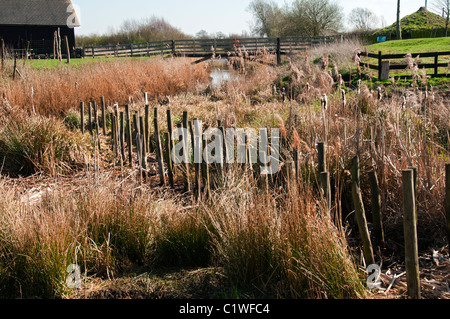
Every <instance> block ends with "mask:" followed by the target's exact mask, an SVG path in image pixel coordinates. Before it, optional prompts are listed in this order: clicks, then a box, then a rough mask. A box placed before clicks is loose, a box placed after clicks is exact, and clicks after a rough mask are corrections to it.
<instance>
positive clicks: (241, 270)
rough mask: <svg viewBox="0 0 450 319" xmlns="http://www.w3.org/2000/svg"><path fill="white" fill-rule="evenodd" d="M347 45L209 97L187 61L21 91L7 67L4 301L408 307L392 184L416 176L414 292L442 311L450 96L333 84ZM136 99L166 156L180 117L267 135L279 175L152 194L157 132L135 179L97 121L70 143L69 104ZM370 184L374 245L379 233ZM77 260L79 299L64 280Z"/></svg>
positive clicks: (135, 65) (241, 176) (1, 245)
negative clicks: (356, 184)
mask: <svg viewBox="0 0 450 319" xmlns="http://www.w3.org/2000/svg"><path fill="white" fill-rule="evenodd" d="M359 48H360V44H359V43H342V44H338V45H335V46H333V47H332V46H327V47H319V48H316V49H315V50H311V51H309V52H308V55H299V56H296V57H291V59H290V60H285V62H286V63H284V64H283V65H282V66H273V65H268V64H263V63H259V62H254V61H250V60H247V59H245V58H244V57H237V58H236V59H235V60H234V62H233V63H234V67H235V72H236V74H237V75H239V76H238V80H236V81H230V82H227V83H224V84H223V85H221V86H217V87H213V86H211V85H210V81H211V79H210V76H209V75H210V71H211V69H210V65H209V64H207V63H204V64H199V65H193V64H191V63H190V62H191V61H190V60H187V59H182V58H168V59H162V58H155V59H113V60H111V61H109V60H108V61H99V63H89V61H76V60H74V62H73V64H71V65H69V66H67V65H64V66H63V67H56V66H55V62H54V61H49V62H48V63H49V64H48V66H44V65H43V64H39V63H44V62H43V61H39V62H36V63H37V65H33V63H34V62H33V63H30V64H27V65H26V66H25V67H21V68H20V71H21V75H22V76H23V77H22V78H17V79H16V80H14V81H13V80H12V78H11V74H12V72H11V71H12V65H11V61H8V63H7V65H6V68H5V70H4V71H3V72H2V74H1V82H0V83H1V84H0V97H1V99H0V119H1V121H0V161H1V163H2V165H1V169H0V172H1V178H0V193H1V194H2V196H1V197H0V297H2V298H134V297H136V298H140V297H143V298H192V297H195V298H217V299H219V298H240V299H246V298H281V299H298V298H310V299H363V298H407V294H406V289H405V286H406V278H405V276H404V271H405V265H404V259H403V256H404V238H403V217H402V216H403V211H404V210H403V206H402V201H401V200H400V199H401V196H402V195H401V194H402V193H401V190H402V178H401V177H402V175H401V174H402V170H405V169H407V168H408V167H411V166H414V167H416V168H417V172H418V179H417V188H416V189H417V193H416V196H417V211H418V215H417V232H418V238H419V241H418V247H419V254H420V261H421V264H420V269H421V283H422V288H423V289H422V296H423V297H424V298H433V299H437V298H449V297H450V295H449V293H448V290H447V286H446V284H447V281H446V280H447V279H448V272H449V266H450V263H449V262H448V260H449V258H448V255H449V254H448V246H446V245H447V239H446V237H445V236H446V235H445V234H446V222H445V221H446V218H445V213H444V207H443V204H444V201H443V199H444V196H445V176H444V166H445V164H446V163H448V161H449V151H450V142H449V141H450V135H449V128H450V123H449V121H448V119H449V118H450V109H449V96H448V94H447V93H446V92H445V91H440V90H439V89H437V88H433V89H432V88H431V87H428V83H425V84H424V85H423V86H422V87H421V89H423V90H424V89H425V87H427V88H428V89H429V91H428V92H427V94H424V91H422V90H420V89H419V88H418V86H409V85H403V86H400V85H399V86H395V87H393V88H392V89H389V90H387V89H386V88H385V87H380V89H381V91H377V90H376V88H375V87H371V86H369V85H366V84H365V83H360V84H359V86H352V85H348V84H346V83H343V82H340V81H339V79H340V78H341V77H340V76H341V73H340V72H342V71H345V70H347V69H348V68H351V67H354V61H353V60H352V59H353V58H354V54H355V53H354V52H355V51H357V50H358V49H359ZM320 57H321V59H320ZM262 58H264V59H267V60H270V61H272V60H273V58H274V57H273V56H265V57H262ZM313 61H314V62H313ZM283 92H285V95H284V94H283ZM378 92H380V95H379V94H378ZM144 93H148V94H149V95H148V97H149V101H148V103H149V106H150V110H151V112H150V113H151V115H150V123H152V124H154V123H157V124H158V129H159V132H160V135H158V136H159V137H160V138H161V145H162V147H161V151H162V152H165V151H166V150H167V145H169V144H166V143H165V139H164V137H165V136H166V133H168V131H169V128H175V127H176V126H177V124H181V121H182V119H183V112H187V116H188V119H189V120H190V121H192V120H193V119H195V118H198V119H201V120H202V121H203V123H202V124H203V126H202V128H203V129H205V130H206V129H207V128H210V127H217V125H218V121H220V123H221V124H222V125H223V126H224V127H226V128H254V129H256V130H258V129H260V128H268V129H274V128H278V129H279V131H280V137H281V148H280V156H281V160H282V162H281V163H282V165H281V169H280V171H279V172H278V173H277V174H275V175H273V176H270V177H268V178H267V179H266V178H265V176H264V175H261V174H260V171H259V165H256V164H255V165H253V166H252V165H242V164H230V165H228V166H227V167H226V170H225V174H224V175H223V176H222V175H220V174H219V169H218V168H217V167H216V166H215V165H210V166H209V168H208V167H207V166H206V165H202V167H200V168H199V170H198V171H197V174H198V175H196V173H195V170H194V165H191V164H192V163H190V165H189V167H190V169H189V171H188V174H187V176H188V178H189V180H190V181H191V183H192V184H191V187H190V188H189V187H186V188H185V178H186V173H185V172H186V170H185V167H184V166H183V165H178V164H176V165H175V169H174V170H173V172H174V174H175V177H174V185H173V187H171V186H170V184H169V183H166V184H165V185H161V184H160V177H161V176H160V170H159V169H158V160H157V152H156V151H155V150H156V146H157V144H156V141H157V140H156V135H155V134H154V132H155V131H154V129H153V126H152V125H150V126H151V132H150V133H151V135H149V136H150V141H151V145H152V146H153V147H154V149H153V151H150V152H149V153H147V155H146V158H145V163H146V164H147V166H146V168H142V169H141V167H140V164H139V163H142V161H141V160H140V159H139V157H138V155H137V152H136V151H137V150H136V147H135V145H133V143H132V144H130V145H128V143H127V142H125V143H124V146H126V150H127V151H128V150H131V151H132V162H131V163H130V162H129V161H128V159H127V158H128V157H126V158H123V157H121V155H120V152H117V151H114V149H113V147H112V141H113V135H112V132H111V127H112V126H111V122H110V120H108V119H107V120H106V122H103V120H100V121H99V122H100V128H99V130H98V132H99V134H98V135H97V134H96V130H94V131H93V132H94V134H93V135H91V134H90V133H89V130H88V126H87V125H86V122H84V125H85V126H84V128H85V134H82V133H81V115H80V111H79V110H80V109H79V106H80V101H83V102H85V103H86V106H87V103H88V102H89V101H91V100H93V101H96V102H97V103H98V105H100V104H99V103H100V98H101V97H104V100H105V102H106V105H105V107H106V112H107V114H109V115H110V114H111V113H114V112H115V106H114V105H115V103H117V104H118V106H117V109H118V111H120V112H123V111H124V106H125V104H127V105H129V107H130V110H131V114H136V115H138V114H141V115H142V114H145V101H144ZM154 108H156V111H157V115H158V116H157V118H154V117H153V111H154ZM168 110H170V111H171V114H172V121H173V122H172V127H170V125H169V124H168V121H167V118H166V114H167V111H168ZM85 111H86V112H87V108H86V109H85ZM84 118H85V120H86V119H87V118H88V115H87V113H85V114H84ZM103 126H105V128H106V130H107V132H106V133H107V134H106V135H104V134H103V130H102V129H101V128H103ZM134 130H135V129H133V131H134ZM136 130H137V128H136ZM132 134H133V136H135V135H134V133H132ZM188 140H189V141H191V140H190V139H188ZM319 142H325V150H326V161H325V163H326V164H325V169H326V172H328V173H329V175H328V176H329V177H330V183H329V189H330V193H329V194H330V196H331V199H330V201H328V198H325V197H324V193H326V192H325V191H324V187H323V185H324V184H323V182H322V180H323V176H324V174H321V173H322V172H319V171H318V170H319V168H318V143H319ZM189 155H190V157H189V156H188V158H191V159H192V158H193V154H189ZM355 156H358V158H359V159H360V173H361V179H360V185H361V189H362V193H361V197H362V199H363V203H364V207H365V216H366V218H367V221H368V226H367V227H368V230H369V231H370V238H371V243H372V245H373V251H374V258H375V262H376V263H377V264H379V265H381V272H382V281H381V282H380V287H379V288H375V289H371V288H370V289H369V288H368V286H367V279H368V276H369V273H368V271H367V268H366V267H367V262H366V260H367V258H365V255H364V253H363V247H362V242H361V237H360V231H359V227H358V223H357V221H356V218H355V207H354V204H353V196H352V195H353V193H352V175H351V173H350V169H351V163H352V159H353V158H354V157H355ZM294 160H295V162H294ZM166 162H167V161H166V160H163V163H165V164H163V165H164V170H163V171H164V176H165V177H167V176H168V172H169V169H170V168H169V167H168V166H167V165H166V164H167V163H166ZM130 164H132V165H130ZM207 168H208V169H209V170H208V172H209V173H208V175H206V171H207ZM295 168H296V169H295ZM143 170H145V173H146V174H147V178H146V179H143V178H141V172H142V171H143ZM372 170H373V171H375V173H376V176H377V178H378V182H379V188H380V193H381V194H380V196H381V198H380V200H381V204H382V223H383V229H384V241H382V240H380V239H379V238H378V236H375V233H374V225H375V222H374V215H373V209H372V197H371V191H370V189H371V188H370V185H371V184H370V180H369V177H368V174H369V172H370V171H372ZM209 174H210V175H209ZM195 176H200V178H201V185H200V187H199V188H198V189H195V187H194V185H195V184H194V178H195ZM206 176H209V177H210V182H209V183H208V182H207V179H206ZM327 185H328V184H327ZM327 187H328V186H327ZM208 190H209V191H208ZM328 205H330V206H328ZM436 258H437V259H436ZM436 260H437V261H438V262H439V265H436ZM72 264H75V265H78V267H79V270H80V273H79V278H80V281H81V288H80V289H74V288H73V287H70V286H69V285H68V283H67V279H68V276H69V274H70V273H68V267H69V266H70V265H72ZM397 275H398V277H396V276H397ZM70 278H72V277H70ZM394 279H395V280H394Z"/></svg>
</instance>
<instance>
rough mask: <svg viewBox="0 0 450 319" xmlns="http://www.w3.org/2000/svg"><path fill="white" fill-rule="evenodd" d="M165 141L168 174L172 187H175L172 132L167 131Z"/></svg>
mask: <svg viewBox="0 0 450 319" xmlns="http://www.w3.org/2000/svg"><path fill="white" fill-rule="evenodd" d="M164 142H165V152H164V155H165V160H166V163H167V175H168V176H169V184H170V187H171V188H174V183H173V165H172V154H171V147H170V144H171V141H170V133H169V132H165V133H164Z"/></svg>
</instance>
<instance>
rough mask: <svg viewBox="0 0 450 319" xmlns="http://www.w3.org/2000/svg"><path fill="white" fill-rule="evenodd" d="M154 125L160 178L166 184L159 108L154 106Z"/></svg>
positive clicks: (163, 184)
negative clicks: (159, 126) (159, 125)
mask: <svg viewBox="0 0 450 319" xmlns="http://www.w3.org/2000/svg"><path fill="white" fill-rule="evenodd" d="M153 125H154V127H155V128H154V132H155V145H156V158H157V161H158V172H159V179H160V185H161V186H165V185H166V177H165V175H164V162H163V158H162V156H163V154H162V148H161V137H160V136H159V128H158V108H156V107H155V108H154V115H153Z"/></svg>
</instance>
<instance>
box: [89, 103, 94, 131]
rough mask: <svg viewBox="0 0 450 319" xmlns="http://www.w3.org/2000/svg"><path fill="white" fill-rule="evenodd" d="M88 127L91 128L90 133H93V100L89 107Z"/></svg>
mask: <svg viewBox="0 0 450 319" xmlns="http://www.w3.org/2000/svg"><path fill="white" fill-rule="evenodd" d="M88 121H89V122H88V128H89V133H90V134H91V135H92V134H93V133H92V102H89V107H88Z"/></svg>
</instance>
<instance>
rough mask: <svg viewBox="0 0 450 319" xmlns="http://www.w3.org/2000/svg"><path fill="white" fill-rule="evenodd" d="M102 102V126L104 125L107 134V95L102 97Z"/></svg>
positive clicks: (104, 133) (104, 131)
mask: <svg viewBox="0 0 450 319" xmlns="http://www.w3.org/2000/svg"><path fill="white" fill-rule="evenodd" d="M100 104H101V108H102V127H103V135H104V136H106V106H105V97H104V96H102V97H101V98H100Z"/></svg>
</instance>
